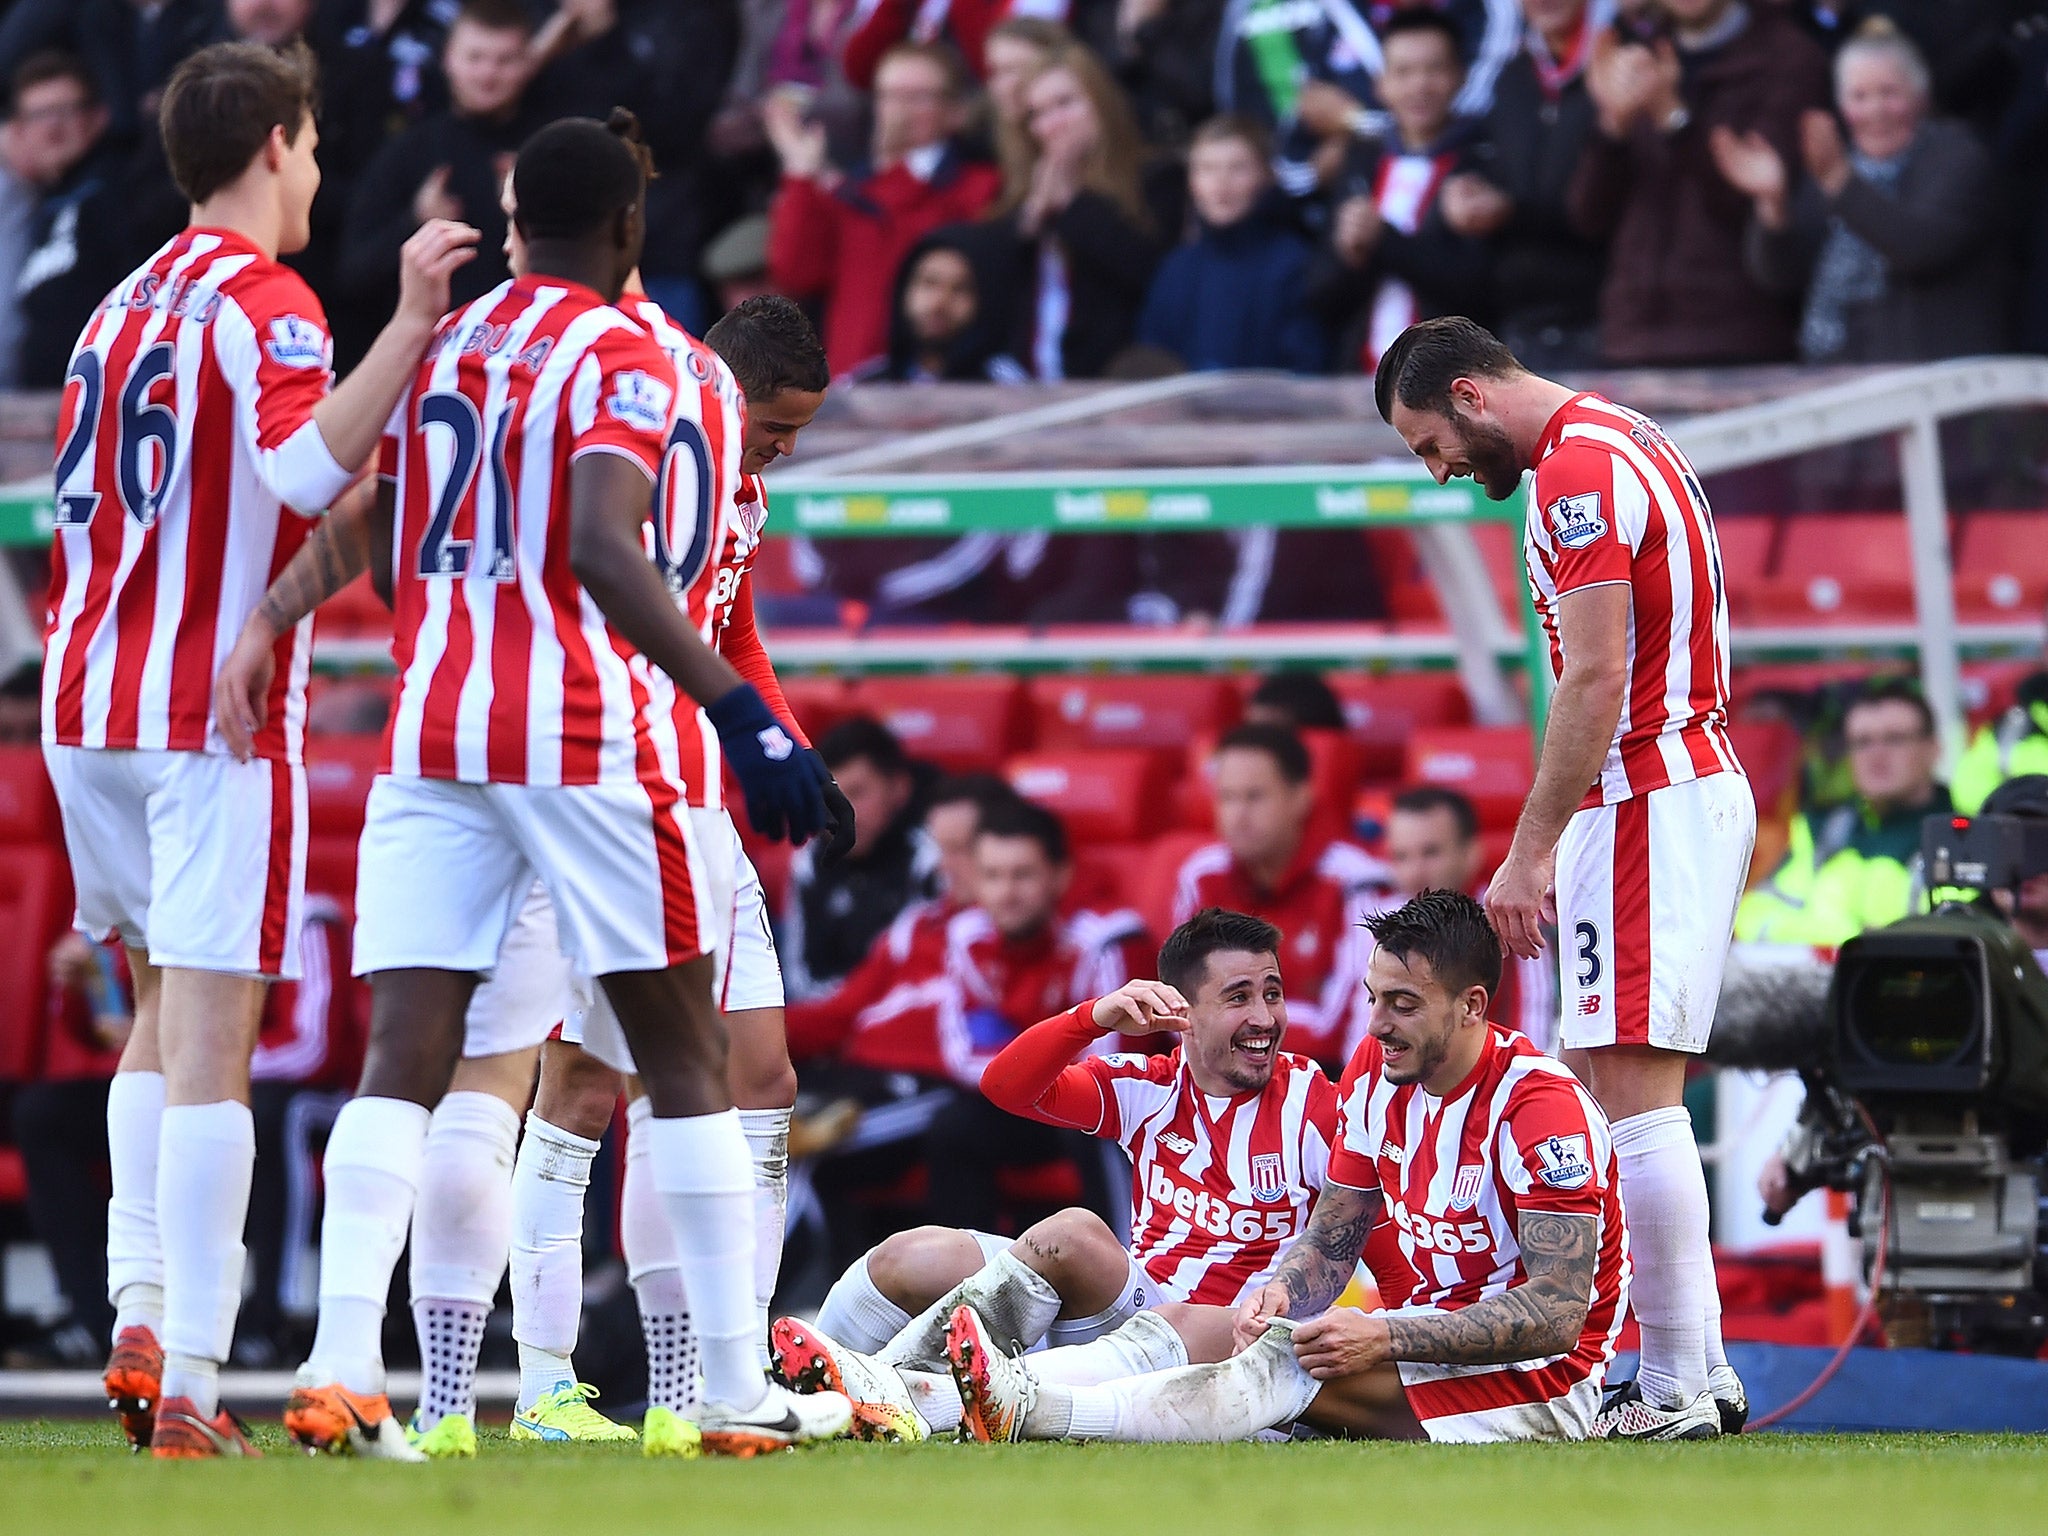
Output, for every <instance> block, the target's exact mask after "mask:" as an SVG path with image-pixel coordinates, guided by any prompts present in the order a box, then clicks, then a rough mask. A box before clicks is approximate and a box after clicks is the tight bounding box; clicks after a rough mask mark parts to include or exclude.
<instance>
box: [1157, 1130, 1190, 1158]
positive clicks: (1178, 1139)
mask: <svg viewBox="0 0 2048 1536" xmlns="http://www.w3.org/2000/svg"><path fill="white" fill-rule="evenodd" d="M1159 1145H1161V1146H1162V1147H1164V1148H1166V1150H1167V1151H1169V1152H1172V1153H1174V1154H1175V1155H1176V1156H1179V1157H1186V1156H1187V1155H1188V1154H1189V1153H1190V1152H1192V1151H1194V1150H1195V1144H1194V1143H1193V1142H1192V1141H1189V1140H1188V1139H1187V1137H1185V1136H1182V1135H1181V1134H1179V1133H1178V1132H1176V1131H1162V1132H1160V1133H1159Z"/></svg>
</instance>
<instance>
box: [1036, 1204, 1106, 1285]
mask: <svg viewBox="0 0 2048 1536" xmlns="http://www.w3.org/2000/svg"><path fill="white" fill-rule="evenodd" d="M1017 1247H1018V1248H1019V1249H1021V1250H1022V1252H1021V1254H1020V1255H1019V1257H1021V1258H1022V1259H1023V1261H1024V1262H1025V1263H1026V1264H1027V1265H1029V1266H1030V1267H1031V1268H1032V1269H1034V1270H1036V1271H1037V1272H1038V1273H1039V1274H1041V1275H1043V1276H1045V1278H1046V1279H1048V1280H1050V1281H1051V1282H1052V1283H1053V1285H1054V1287H1055V1288H1056V1289H1060V1288H1063V1282H1066V1281H1070V1280H1072V1279H1075V1278H1078V1277H1079V1276H1081V1275H1082V1274H1085V1273H1086V1272H1088V1271H1090V1270H1099V1269H1101V1268H1102V1267H1103V1266H1104V1265H1105V1264H1114V1266H1115V1267H1116V1269H1117V1271H1118V1272H1119V1273H1122V1272H1123V1271H1124V1269H1125V1268H1126V1267H1127V1265H1126V1263H1125V1259H1124V1246H1123V1244H1122V1243H1120V1242H1118V1241H1117V1240H1116V1234H1115V1233H1114V1232H1112V1231H1110V1230H1109V1227H1108V1225H1107V1224H1106V1223H1105V1222H1104V1221H1103V1219H1102V1218H1101V1217H1100V1216H1098V1215H1096V1214H1095V1213H1094V1212H1093V1211H1090V1210H1085V1209H1083V1208H1082V1207H1080V1206H1069V1207H1067V1209H1065V1210H1063V1211H1057V1212H1055V1213H1054V1214H1052V1215H1051V1216H1048V1217H1046V1218H1045V1220H1043V1221H1041V1222H1039V1223H1037V1224H1036V1225H1035V1226H1033V1227H1031V1228H1030V1230H1028V1231H1027V1232H1025V1234H1024V1235H1023V1236H1022V1237H1020V1238H1019V1239H1017Z"/></svg>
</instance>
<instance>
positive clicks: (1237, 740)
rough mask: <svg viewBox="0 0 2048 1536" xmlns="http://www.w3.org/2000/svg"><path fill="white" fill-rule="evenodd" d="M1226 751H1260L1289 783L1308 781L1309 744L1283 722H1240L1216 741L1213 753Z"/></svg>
mask: <svg viewBox="0 0 2048 1536" xmlns="http://www.w3.org/2000/svg"><path fill="white" fill-rule="evenodd" d="M1225 752H1263V753H1265V754H1266V756H1268V757H1270V758H1271V759H1272V760H1273V766H1274V767H1275V768H1278V769H1279V770H1280V777H1281V778H1283V779H1285V780H1286V781H1287V782H1288V783H1290V784H1306V783H1307V782H1308V776H1309V760H1308V748H1307V747H1304V746H1303V745H1302V744H1301V738H1300V737H1299V736H1297V735H1295V734H1294V732H1292V731H1290V730H1288V729H1287V727H1286V726H1284V725H1240V726H1239V727H1238V728H1237V729H1236V730H1234V731H1231V732H1229V733H1228V734H1227V735H1225V736H1224V738H1223V739H1222V740H1221V741H1219V742H1217V743H1216V754H1215V755H1216V756H1218V757H1221V756H1222V755H1223V754H1224V753H1225Z"/></svg>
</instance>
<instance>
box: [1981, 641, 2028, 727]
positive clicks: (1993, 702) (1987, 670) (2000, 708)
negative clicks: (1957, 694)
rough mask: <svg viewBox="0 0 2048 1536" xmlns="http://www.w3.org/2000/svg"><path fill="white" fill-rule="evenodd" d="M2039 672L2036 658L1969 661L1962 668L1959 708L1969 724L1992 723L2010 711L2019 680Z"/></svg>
mask: <svg viewBox="0 0 2048 1536" xmlns="http://www.w3.org/2000/svg"><path fill="white" fill-rule="evenodd" d="M2040 670H2041V659H2040V658H2039V657H2038V656H2025V657H2019V658H2009V659H2007V660H2003V661H1972V662H1965V663H1964V665H1963V708H1964V710H1965V711H1966V712H1967V713H1968V714H1969V717H1970V724H1971V725H1973V726H1978V725H1982V724H1983V723H1984V722H1985V721H1987V720H1995V719H1997V718H1998V717H1999V716H2000V715H2002V714H2004V713H2005V712H2006V710H2008V709H2010V708H2011V707H2012V702H2013V697H2014V695H2015V694H2016V693H2017V692H2018V690H2019V685H2020V680H2021V679H2022V678H2024V677H2026V676H2028V675H2029V674H2030V673H2034V672H2038V671H2040Z"/></svg>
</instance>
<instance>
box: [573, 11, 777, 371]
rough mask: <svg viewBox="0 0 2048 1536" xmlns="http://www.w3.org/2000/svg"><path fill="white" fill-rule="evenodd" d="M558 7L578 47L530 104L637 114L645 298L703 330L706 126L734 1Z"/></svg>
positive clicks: (718, 88)
mask: <svg viewBox="0 0 2048 1536" xmlns="http://www.w3.org/2000/svg"><path fill="white" fill-rule="evenodd" d="M558 14H559V15H562V16H566V17H568V18H569V19H570V20H571V22H572V24H573V30H572V33H571V35H570V37H569V38H568V39H566V41H567V42H569V43H573V45H574V46H573V47H571V48H570V49H569V51H567V52H565V53H561V56H560V61H559V62H558V63H555V64H553V65H551V66H550V67H549V68H548V69H547V70H546V71H545V72H544V73H543V74H542V75H541V77H540V79H539V80H538V81H537V82H536V84H535V89H534V101H535V105H536V106H537V107H538V108H539V109H540V115H541V116H542V117H547V118H552V117H559V116H562V115H563V114H565V113H581V114H583V115H585V116H587V117H595V118H597V119H599V120H600V121H602V120H603V118H604V117H605V115H606V114H607V113H608V112H610V110H611V109H612V108H613V107H625V108H627V109H628V110H629V111H631V112H632V113H633V114H634V115H635V116H636V117H638V118H639V119H640V131H641V136H642V138H643V139H644V141H645V142H646V144H647V147H648V148H649V149H650V150H651V151H653V154H654V169H655V179H654V180H653V181H652V182H651V183H649V185H648V188H647V244H646V248H645V250H644V251H643V252H642V253H641V258H640V271H641V277H642V279H643V280H644V282H645V284H646V287H647V292H648V296H649V297H651V298H652V299H654V300H655V302H657V303H658V304H660V305H661V306H662V307H663V308H664V309H666V310H667V311H668V312H669V313H670V314H671V315H672V316H674V317H675V319H676V322H677V323H678V324H680V325H682V326H684V327H685V328H687V329H690V330H692V331H694V332H696V333H698V334H702V332H703V330H704V329H705V328H707V327H708V326H709V324H710V322H711V320H712V319H713V318H714V317H713V316H711V315H709V314H707V313H706V312H705V304H704V294H703V290H702V288H701V287H700V286H699V285H698V282H697V264H698V260H699V258H700V257H701V256H702V255H703V250H704V242H705V239H706V238H707V237H708V236H709V235H710V234H711V233H712V231H713V230H715V229H716V228H717V224H716V223H712V224H709V225H707V224H706V222H705V220H706V217H707V215H706V208H707V206H708V205H709V197H708V182H709V177H708V175H707V166H706V163H705V161H706V148H705V135H706V133H707V132H708V131H709V128H710V125H711V121H712V119H713V117H714V116H716V114H717V112H718V110H719V105H720V103H721V102H723V101H724V100H725V99H726V84H727V82H728V81H729V80H730V79H731V78H732V72H733V66H734V63H735V61H736V60H737V58H738V56H739V47H740V4H739V0H689V3H688V4H678V3H676V0H562V5H561V11H560V12H559V13H558ZM546 30H547V29H546V28H545V27H544V28H543V31H544V32H545V31H546ZM560 49H561V43H559V42H556V41H554V40H552V39H550V40H548V42H547V43H546V45H545V46H544V48H543V50H542V51H543V54H544V56H548V57H552V56H554V55H555V54H556V53H558V52H560Z"/></svg>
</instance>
